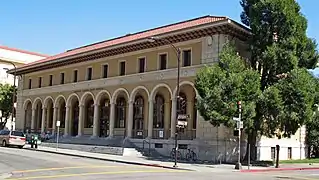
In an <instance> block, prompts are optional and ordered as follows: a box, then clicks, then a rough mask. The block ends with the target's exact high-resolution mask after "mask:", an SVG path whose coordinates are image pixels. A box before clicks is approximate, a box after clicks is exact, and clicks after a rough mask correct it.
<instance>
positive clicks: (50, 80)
mask: <svg viewBox="0 0 319 180" xmlns="http://www.w3.org/2000/svg"><path fill="white" fill-rule="evenodd" d="M52 85H53V75H50V76H49V86H52Z"/></svg>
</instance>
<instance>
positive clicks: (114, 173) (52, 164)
mask: <svg viewBox="0 0 319 180" xmlns="http://www.w3.org/2000/svg"><path fill="white" fill-rule="evenodd" d="M311 174H312V175H311ZM316 174H317V176H316ZM310 175H311V176H310ZM0 177H2V179H3V178H7V179H17V180H18V179H21V180H22V179H41V180H45V179H59V180H67V179H77V180H85V179H101V180H102V179H103V180H104V179H124V178H125V179H126V178H130V179H145V180H146V179H153V180H159V179H183V180H188V179H194V178H196V179H201V180H206V179H207V180H208V179H212V178H213V179H218V180H226V179H235V178H236V179H245V180H253V179H260V180H269V179H282V178H285V179H289V178H287V177H295V178H294V179H300V180H313V179H317V178H318V177H319V172H318V171H317V173H316V172H306V171H305V172H302V171H300V172H287V173H280V172H269V173H239V172H233V171H229V172H227V171H220V172H219V171H214V170H213V169H212V172H192V171H184V170H171V169H163V168H155V167H147V166H136V165H129V164H121V163H113V162H107V161H100V160H92V159H87V158H78V157H72V156H64V155H57V154H50V153H44V152H36V151H30V150H25V149H15V148H3V147H1V148H0ZM0 179H1V178H0Z"/></svg>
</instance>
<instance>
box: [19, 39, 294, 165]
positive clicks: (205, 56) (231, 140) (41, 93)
mask: <svg viewBox="0 0 319 180" xmlns="http://www.w3.org/2000/svg"><path fill="white" fill-rule="evenodd" d="M229 41H232V42H235V45H236V47H237V48H238V51H239V54H240V55H241V56H243V57H245V58H247V57H249V53H248V52H247V48H246V47H247V45H245V43H244V42H241V41H239V40H238V39H236V38H233V37H231V36H228V35H225V34H219V35H213V36H208V37H204V38H200V39H196V40H191V41H186V42H183V43H177V44H176V46H177V47H180V48H182V50H183V49H191V52H192V53H191V54H192V63H191V66H189V67H182V68H181V82H182V83H181V91H183V92H185V93H186V94H187V96H188V99H190V100H189V101H188V107H192V106H193V105H194V101H193V99H192V98H193V97H196V90H195V89H194V87H193V83H194V77H195V76H196V72H197V71H198V70H199V69H200V68H202V67H203V66H204V65H205V64H209V63H214V62H217V61H218V57H219V52H220V51H221V50H222V47H223V45H224V44H225V43H226V42H229ZM161 53H167V54H168V60H167V62H168V63H167V64H168V65H167V69H165V70H159V62H158V61H159V58H158V57H159V54H161ZM139 57H145V58H146V72H145V73H138V58H139ZM120 61H125V62H126V75H124V76H119V62H120ZM104 64H108V66H109V70H108V78H103V77H102V75H103V71H102V67H103V65H104ZM88 67H92V68H93V76H92V80H86V71H87V68H88ZM176 67H177V59H176V55H175V53H174V51H173V49H172V48H171V47H170V46H162V47H157V48H151V49H147V50H142V51H138V52H133V53H126V54H122V55H117V56H114V57H108V58H103V59H98V60H95V61H89V62H85V63H78V64H73V65H68V66H64V67H61V68H54V69H49V70H43V71H38V72H34V73H30V74H26V75H23V76H22V77H21V78H20V81H19V84H20V85H22V84H23V87H22V86H20V87H19V92H18V111H17V118H18V119H21V120H20V121H18V122H17V128H19V129H23V128H24V127H25V119H28V118H29V119H28V120H30V118H31V112H30V111H28V112H26V111H25V110H26V108H27V107H28V104H29V106H30V107H32V108H36V104H37V103H39V102H41V106H42V107H44V106H47V104H48V102H51V103H52V104H54V107H56V106H57V105H58V100H59V99H61V97H62V99H64V101H66V103H67V104H68V102H69V99H70V97H74V96H77V97H78V99H79V101H80V104H81V103H85V99H86V97H89V96H92V99H94V100H95V104H96V103H98V101H97V99H99V97H100V96H99V95H100V93H101V92H106V91H107V93H106V96H108V98H109V99H110V100H111V101H113V102H114V101H115V99H116V97H117V96H118V95H119V94H121V95H124V96H125V98H126V100H127V101H128V102H129V101H133V100H134V97H135V96H136V94H137V93H140V94H141V95H142V96H143V98H144V100H145V101H146V102H148V101H149V100H152V98H154V95H155V94H156V92H157V90H158V91H159V92H160V93H162V94H163V95H164V97H165V103H167V104H169V105H167V106H165V131H168V132H165V133H166V134H168V135H167V137H172V133H171V132H169V131H170V127H172V126H171V125H172V123H171V122H172V121H171V119H172V118H171V114H172V113H171V112H172V99H173V98H172V97H174V93H175V91H176V74H177V71H176ZM74 70H78V82H75V83H73V71H74ZM61 72H64V73H65V83H64V84H60V73H61ZM50 75H53V84H52V86H49V77H50ZM39 77H42V83H41V84H42V87H41V88H39V84H38V83H39V81H38V80H39ZM29 79H32V88H31V89H29ZM118 93H119V94H118ZM88 94H89V95H88ZM107 94H109V95H107ZM148 108H149V105H146V106H145V110H146V112H147V113H145V114H144V119H145V124H144V128H145V129H148V113H149V112H148ZM187 112H188V113H189V115H190V118H189V122H188V123H189V126H188V127H187V129H186V131H187V132H193V131H194V129H193V127H192V126H190V124H192V121H193V120H194V119H197V124H196V139H194V140H181V141H179V142H180V143H181V144H186V145H189V148H192V149H193V150H194V151H195V152H196V154H197V155H198V157H199V158H200V159H204V160H212V161H236V160H237V152H238V146H237V144H238V139H237V138H236V137H234V136H233V130H232V129H229V128H225V127H223V126H221V127H218V128H217V127H214V126H212V125H211V124H210V123H209V122H207V121H204V120H203V119H202V117H201V116H200V115H199V114H198V113H197V116H196V118H195V117H193V116H194V111H193V109H192V108H189V109H188V111H187ZM125 113H126V115H127V116H128V115H129V110H128V108H127V109H126V112H125ZM40 114H41V113H40ZM26 116H28V118H26ZM126 122H127V123H128V119H126ZM62 130H63V129H62ZM93 132H94V130H93V129H92V128H84V134H85V135H92V133H93ZM241 139H242V141H241V145H242V146H241V148H242V151H241V154H242V156H243V155H244V154H245V152H246V142H245V139H246V137H245V135H243V136H242V137H241ZM152 141H153V142H154V143H153V145H152V146H154V147H155V143H162V144H164V147H163V148H158V149H157V150H158V151H159V152H160V153H162V154H165V155H167V154H169V153H170V151H171V148H172V147H173V144H174V143H173V141H172V140H170V139H164V140H160V139H154V140H152ZM281 141H283V140H281ZM292 142H293V143H295V141H294V140H291V143H292ZM136 143H140V145H141V142H140V141H139V140H136ZM267 143H268V144H272V145H273V144H274V143H275V140H273V139H269V140H266V139H264V138H262V140H261V141H260V145H259V148H260V151H259V152H260V153H261V154H262V155H260V157H259V159H261V160H264V159H267V157H268V156H269V155H267V152H268V150H267V148H266V147H267V146H268V145H267ZM295 144H296V143H295ZM296 147H297V145H296ZM292 152H293V157H295V150H294V149H293V150H292ZM282 153H284V151H282ZM282 157H283V158H284V155H283V156H282Z"/></svg>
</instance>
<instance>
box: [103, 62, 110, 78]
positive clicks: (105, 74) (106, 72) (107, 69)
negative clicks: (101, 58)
mask: <svg viewBox="0 0 319 180" xmlns="http://www.w3.org/2000/svg"><path fill="white" fill-rule="evenodd" d="M108 71H109V65H107V64H105V65H103V78H107V76H108Z"/></svg>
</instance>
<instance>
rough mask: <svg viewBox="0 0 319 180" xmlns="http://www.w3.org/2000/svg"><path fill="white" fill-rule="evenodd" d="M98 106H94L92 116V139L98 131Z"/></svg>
mask: <svg viewBox="0 0 319 180" xmlns="http://www.w3.org/2000/svg"><path fill="white" fill-rule="evenodd" d="M99 110H100V105H99V104H94V116H93V119H94V120H93V135H92V137H97V136H98V130H99V116H100V114H99V113H100V112H99Z"/></svg>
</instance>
